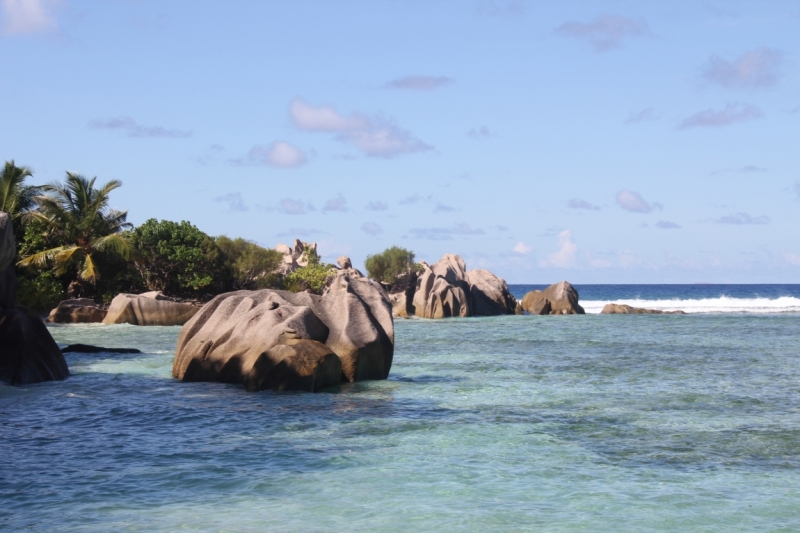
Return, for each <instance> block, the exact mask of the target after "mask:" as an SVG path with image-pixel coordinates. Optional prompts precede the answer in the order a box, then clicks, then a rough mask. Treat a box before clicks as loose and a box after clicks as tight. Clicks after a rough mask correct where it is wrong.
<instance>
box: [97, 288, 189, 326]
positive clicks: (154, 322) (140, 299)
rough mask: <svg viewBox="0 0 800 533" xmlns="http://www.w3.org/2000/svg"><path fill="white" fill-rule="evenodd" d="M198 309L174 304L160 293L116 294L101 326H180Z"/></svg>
mask: <svg viewBox="0 0 800 533" xmlns="http://www.w3.org/2000/svg"><path fill="white" fill-rule="evenodd" d="M199 309H200V307H198V306H196V305H193V304H187V303H182V302H176V301H174V300H172V299H171V298H169V297H167V296H164V295H163V294H162V293H161V292H160V291H153V292H146V293H144V294H118V295H116V296H115V297H114V299H113V300H111V305H110V306H109V307H108V313H106V316H105V318H103V324H133V325H134V326H182V325H183V324H185V323H186V322H187V321H188V320H189V319H190V318H192V317H193V316H194V315H195V313H197V311H198V310H199Z"/></svg>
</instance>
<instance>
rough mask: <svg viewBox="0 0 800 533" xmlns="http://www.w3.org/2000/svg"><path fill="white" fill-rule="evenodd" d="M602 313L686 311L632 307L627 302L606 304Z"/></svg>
mask: <svg viewBox="0 0 800 533" xmlns="http://www.w3.org/2000/svg"><path fill="white" fill-rule="evenodd" d="M600 314H602V315H684V314H686V313H685V312H684V311H662V310H660V309H644V308H642V307H631V306H630V305H626V304H606V305H604V306H603V310H602V311H600Z"/></svg>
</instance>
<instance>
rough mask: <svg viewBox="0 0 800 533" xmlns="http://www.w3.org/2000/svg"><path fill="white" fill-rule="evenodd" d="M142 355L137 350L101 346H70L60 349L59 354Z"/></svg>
mask: <svg viewBox="0 0 800 533" xmlns="http://www.w3.org/2000/svg"><path fill="white" fill-rule="evenodd" d="M72 352H77V353H103V352H107V353H142V351H141V350H139V349H137V348H105V347H103V346H92V345H91V344H70V345H69V346H65V347H64V348H61V353H72Z"/></svg>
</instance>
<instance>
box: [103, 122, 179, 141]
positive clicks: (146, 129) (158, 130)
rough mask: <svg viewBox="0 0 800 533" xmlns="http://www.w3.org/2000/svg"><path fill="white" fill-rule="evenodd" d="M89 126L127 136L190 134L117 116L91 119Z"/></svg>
mask: <svg viewBox="0 0 800 533" xmlns="http://www.w3.org/2000/svg"><path fill="white" fill-rule="evenodd" d="M89 127H90V128H92V129H95V130H118V131H122V132H124V133H125V135H126V136H128V137H171V138H175V139H185V138H188V137H191V136H192V132H191V131H186V130H175V129H167V128H164V127H161V126H143V125H141V124H138V123H137V122H136V121H135V120H133V119H132V118H130V117H117V118H110V119H107V120H100V119H97V120H92V121H90V122H89Z"/></svg>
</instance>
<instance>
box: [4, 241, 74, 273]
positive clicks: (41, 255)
mask: <svg viewBox="0 0 800 533" xmlns="http://www.w3.org/2000/svg"><path fill="white" fill-rule="evenodd" d="M78 250H80V247H78V246H59V247H57V248H51V249H49V250H44V251H43V252H38V253H35V254H32V255H29V256H28V257H26V258H24V259H22V260H21V261H20V262H19V263H17V265H19V266H21V267H30V266H35V267H39V268H42V267H46V266H47V265H48V263H50V262H52V261H58V259H57V257H59V256H60V257H62V258H66V259H69V258H71V257H72V255H73V254H74V253H75V252H76V251H78Z"/></svg>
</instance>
